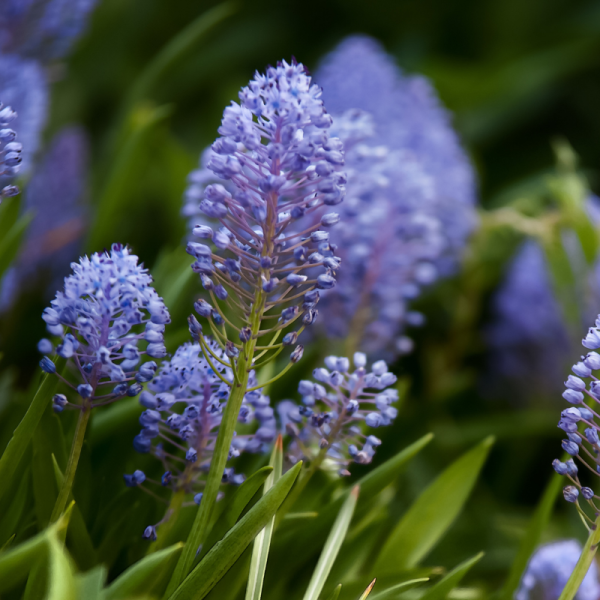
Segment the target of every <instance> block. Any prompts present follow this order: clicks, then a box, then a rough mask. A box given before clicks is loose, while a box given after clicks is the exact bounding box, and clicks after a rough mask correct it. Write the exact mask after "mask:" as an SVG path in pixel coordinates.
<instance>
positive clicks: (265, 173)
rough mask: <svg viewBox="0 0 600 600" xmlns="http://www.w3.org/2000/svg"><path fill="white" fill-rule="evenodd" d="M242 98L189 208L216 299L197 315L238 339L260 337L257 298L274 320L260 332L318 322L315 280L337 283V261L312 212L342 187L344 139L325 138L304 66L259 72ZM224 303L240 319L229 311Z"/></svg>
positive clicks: (338, 196)
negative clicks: (255, 327) (254, 317)
mask: <svg viewBox="0 0 600 600" xmlns="http://www.w3.org/2000/svg"><path fill="white" fill-rule="evenodd" d="M239 98H240V103H239V104H237V103H235V102H233V103H232V104H231V105H230V106H229V107H227V108H226V109H225V112H224V114H223V120H222V123H221V127H220V128H219V133H220V134H221V137H220V138H218V139H217V140H216V141H215V143H214V144H213V145H212V147H211V149H210V150H209V151H207V152H205V153H204V155H203V157H202V166H201V168H200V169H199V170H198V171H195V172H194V173H192V175H191V176H190V183H191V185H190V187H189V188H188V191H187V194H186V205H185V208H184V214H186V215H188V216H190V217H191V224H192V228H193V233H194V235H196V236H197V237H198V238H200V240H201V241H202V243H195V242H191V243H189V244H188V247H187V251H188V253H189V254H191V255H192V256H194V258H195V262H194V264H193V265H192V269H193V270H194V271H195V272H196V273H198V274H199V275H200V278H201V281H202V285H203V287H204V289H205V290H207V291H208V292H209V294H210V295H211V300H212V302H211V305H208V304H207V303H206V302H204V304H202V303H200V302H198V303H197V308H198V309H199V314H200V315H201V316H203V317H207V315H210V318H212V319H213V320H215V321H216V322H217V321H218V322H220V321H221V319H222V320H224V321H225V322H227V323H228V325H229V326H233V327H234V328H235V329H236V330H237V333H236V336H235V337H236V343H238V345H239V341H237V338H239V340H241V341H242V342H243V343H247V342H248V341H249V340H250V339H251V337H252V335H256V332H255V333H254V334H253V333H252V332H251V327H250V326H251V311H250V309H249V307H250V304H251V303H253V302H254V300H253V299H255V298H260V300H258V301H257V302H256V303H255V304H256V305H257V307H258V308H257V309H258V310H260V311H261V312H266V311H269V317H268V318H271V319H273V320H272V321H270V323H271V324H272V325H271V326H270V327H269V329H266V330H262V331H261V332H260V333H259V334H258V336H259V337H260V335H265V334H266V333H270V332H277V331H279V330H281V329H283V328H284V327H287V326H294V327H298V326H300V327H302V328H303V327H304V326H307V325H309V324H310V323H312V322H313V321H314V318H315V317H316V315H317V311H316V309H315V306H316V304H317V302H318V301H319V292H317V291H316V288H319V289H330V288H332V287H333V286H334V285H335V276H336V271H337V268H338V266H339V259H338V258H337V257H336V256H335V254H334V252H335V247H334V246H332V245H331V244H330V243H329V236H328V232H327V231H325V230H323V229H322V226H321V223H320V216H319V221H317V223H316V224H313V221H312V218H311V217H312V215H313V214H316V213H319V215H320V214H321V209H322V207H324V206H335V205H338V204H339V203H340V202H341V201H342V199H343V197H344V190H345V175H344V174H343V173H342V172H341V170H340V169H341V166H342V165H343V162H344V153H343V147H342V143H341V141H340V140H339V139H337V138H331V137H330V136H329V134H328V129H329V127H330V125H331V118H330V116H329V115H328V114H327V112H326V111H325V108H324V106H323V102H322V100H321V89H320V88H319V87H318V86H316V85H314V84H313V83H312V82H311V79H310V77H309V76H308V75H307V73H306V70H305V69H304V67H303V66H302V65H301V64H296V63H295V62H293V63H292V64H288V63H286V62H285V61H283V62H281V63H278V64H277V66H276V67H269V68H268V69H267V72H266V74H264V75H263V74H260V73H256V75H255V77H254V79H253V80H252V81H250V83H249V85H248V86H247V87H245V88H243V89H242V90H241V91H240V93H239ZM323 227H325V226H323ZM224 306H229V307H231V308H232V309H233V311H234V312H235V314H236V315H237V316H238V317H239V320H238V322H236V323H233V322H231V320H227V319H225V317H224V312H223V309H222V307H224ZM207 307H210V310H208V308H207ZM306 315H309V316H308V317H306V318H305V316H306ZM240 347H241V346H240Z"/></svg>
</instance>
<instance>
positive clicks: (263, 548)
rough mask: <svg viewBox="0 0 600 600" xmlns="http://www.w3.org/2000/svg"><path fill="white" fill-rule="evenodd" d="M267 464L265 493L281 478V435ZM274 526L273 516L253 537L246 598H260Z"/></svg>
mask: <svg viewBox="0 0 600 600" xmlns="http://www.w3.org/2000/svg"><path fill="white" fill-rule="evenodd" d="M269 465H270V466H271V467H273V472H272V473H271V474H270V475H269V476H268V477H267V480H266V481H265V485H264V488H263V489H264V492H263V494H266V493H267V492H268V491H269V490H270V489H271V488H272V487H273V486H274V485H275V484H276V483H277V482H278V481H279V479H280V478H281V471H282V470H283V439H282V437H281V435H279V436H278V437H277V441H276V442H275V446H274V447H273V453H272V454H271V460H270V462H269ZM274 526H275V517H273V518H272V519H271V520H270V521H269V522H268V523H267V525H266V526H265V528H264V529H263V530H262V531H261V532H260V533H259V534H258V535H257V536H256V537H255V538H254V547H253V549H252V559H251V560H250V572H249V574H248V585H247V587H246V600H260V597H261V595H262V587H263V582H264V579H265V571H266V570H267V559H268V558H269V548H270V547H271V537H272V536H273V528H274Z"/></svg>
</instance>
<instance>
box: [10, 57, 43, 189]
mask: <svg viewBox="0 0 600 600" xmlns="http://www.w3.org/2000/svg"><path fill="white" fill-rule="evenodd" d="M0 101H1V102H2V103H3V105H1V106H2V108H1V109H0V111H1V112H0V114H1V115H2V116H1V117H0V190H2V195H3V197H7V196H10V195H14V194H15V193H17V192H16V191H15V188H14V186H12V185H11V184H12V182H13V180H14V179H15V178H16V177H17V175H27V174H28V173H29V172H30V170H31V167H32V163H33V158H34V156H35V153H36V152H37V149H38V146H39V143H40V137H41V134H42V130H43V127H44V124H45V121H46V113H47V108H48V89H47V83H46V79H45V76H44V74H43V72H42V69H41V68H40V67H39V65H38V64H37V63H36V62H34V61H31V60H26V59H22V58H20V57H18V56H16V55H3V54H2V53H0Z"/></svg>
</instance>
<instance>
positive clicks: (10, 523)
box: [0, 468, 31, 544]
mask: <svg viewBox="0 0 600 600" xmlns="http://www.w3.org/2000/svg"><path fill="white" fill-rule="evenodd" d="M15 483H16V482H15ZM30 485H31V477H30V469H29V468H28V469H27V470H26V471H24V472H23V477H22V479H21V481H19V482H18V487H17V488H16V490H15V491H14V496H13V497H12V501H11V503H10V505H9V507H8V510H7V511H6V512H4V513H3V514H2V519H1V521H0V544H4V542H5V541H7V540H8V539H10V537H11V536H12V535H14V534H16V533H17V531H16V529H17V527H18V526H19V522H20V520H21V516H22V514H23V510H24V509H25V506H26V502H27V497H28V495H29V487H30ZM15 487H16V486H15Z"/></svg>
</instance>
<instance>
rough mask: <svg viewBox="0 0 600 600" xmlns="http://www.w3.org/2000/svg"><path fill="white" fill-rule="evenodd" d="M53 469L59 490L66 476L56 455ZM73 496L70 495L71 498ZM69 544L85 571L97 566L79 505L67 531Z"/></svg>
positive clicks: (74, 511)
mask: <svg viewBox="0 0 600 600" xmlns="http://www.w3.org/2000/svg"><path fill="white" fill-rule="evenodd" d="M51 458H52V468H53V470H54V481H55V482H56V484H57V489H60V487H61V486H62V484H63V480H64V476H63V473H62V471H61V470H60V467H59V466H58V463H57V462H56V458H55V456H54V454H52V455H51ZM72 497H73V494H71V495H70V498H72ZM67 535H68V538H69V543H70V544H71V546H72V551H73V554H74V556H75V559H76V561H77V564H78V565H79V566H80V567H81V568H82V569H84V570H87V569H91V568H92V566H93V565H94V564H96V558H97V557H96V550H95V549H94V544H93V542H92V538H91V536H90V534H89V532H88V530H87V526H86V524H85V519H84V518H83V515H82V514H81V510H80V509H79V505H78V504H77V503H75V504H74V506H73V513H72V515H71V522H70V525H69V529H68V531H67Z"/></svg>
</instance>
